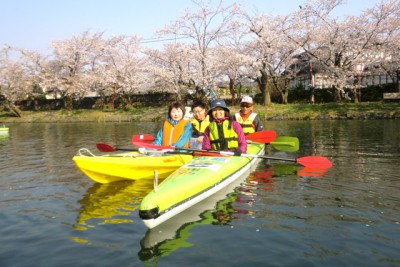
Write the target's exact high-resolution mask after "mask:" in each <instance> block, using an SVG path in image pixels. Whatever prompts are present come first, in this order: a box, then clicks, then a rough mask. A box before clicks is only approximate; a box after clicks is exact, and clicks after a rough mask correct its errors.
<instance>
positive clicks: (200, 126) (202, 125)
mask: <svg viewBox="0 0 400 267" xmlns="http://www.w3.org/2000/svg"><path fill="white" fill-rule="evenodd" d="M190 123H191V124H192V126H193V135H195V136H196V135H197V136H200V135H203V133H204V130H205V129H206V128H207V127H208V125H210V116H208V115H207V116H206V117H205V118H204V120H202V121H198V120H196V119H192V120H191V121H190Z"/></svg>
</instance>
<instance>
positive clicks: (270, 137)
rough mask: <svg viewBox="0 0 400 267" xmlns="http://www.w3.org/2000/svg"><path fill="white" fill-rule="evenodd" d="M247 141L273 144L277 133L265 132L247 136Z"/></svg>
mask: <svg viewBox="0 0 400 267" xmlns="http://www.w3.org/2000/svg"><path fill="white" fill-rule="evenodd" d="M246 139H247V140H250V141H252V142H256V143H263V144H267V143H271V142H273V141H274V140H275V139H276V132H275V131H273V130H263V131H259V132H255V133H251V134H248V135H246Z"/></svg>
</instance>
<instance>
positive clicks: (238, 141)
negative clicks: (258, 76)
mask: <svg viewBox="0 0 400 267" xmlns="http://www.w3.org/2000/svg"><path fill="white" fill-rule="evenodd" d="M210 106H211V107H210V110H209V111H208V112H207V113H208V115H209V116H210V125H209V126H208V127H207V128H206V130H205V131H204V139H203V144H202V149H205V150H209V149H211V150H218V151H233V152H234V153H235V156H240V155H241V154H242V153H246V151H247V143H246V137H245V135H244V132H243V129H242V127H241V126H240V124H239V123H238V122H237V121H233V120H232V119H231V117H230V111H229V109H228V108H227V106H226V104H225V101H224V100H222V99H216V100H213V101H211V104H210Z"/></svg>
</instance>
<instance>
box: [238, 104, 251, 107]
mask: <svg viewBox="0 0 400 267" xmlns="http://www.w3.org/2000/svg"><path fill="white" fill-rule="evenodd" d="M252 106H253V105H251V104H241V105H240V107H241V108H250V107H252Z"/></svg>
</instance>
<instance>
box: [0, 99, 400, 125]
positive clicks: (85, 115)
mask: <svg viewBox="0 0 400 267" xmlns="http://www.w3.org/2000/svg"><path fill="white" fill-rule="evenodd" d="M229 108H230V110H231V113H233V112H237V111H238V110H239V107H238V106H235V107H231V106H229ZM167 110H168V107H167V106H160V107H157V108H154V107H151V108H137V109H132V110H129V111H121V110H72V111H67V110H58V111H22V112H21V115H22V117H20V118H17V117H13V115H12V114H11V113H9V112H0V123H17V122H129V121H159V120H163V119H164V118H165V117H166V115H167V114H166V113H167ZM254 111H255V112H257V113H258V114H259V115H260V118H261V119H263V120H329V119H361V120H365V119H400V104H399V103H378V102H376V103H359V104H354V103H343V104H335V103H329V104H315V105H309V104H289V105H281V104H273V105H272V106H270V107H264V106H261V105H255V107H254Z"/></svg>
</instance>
